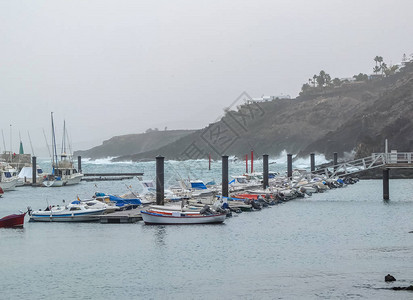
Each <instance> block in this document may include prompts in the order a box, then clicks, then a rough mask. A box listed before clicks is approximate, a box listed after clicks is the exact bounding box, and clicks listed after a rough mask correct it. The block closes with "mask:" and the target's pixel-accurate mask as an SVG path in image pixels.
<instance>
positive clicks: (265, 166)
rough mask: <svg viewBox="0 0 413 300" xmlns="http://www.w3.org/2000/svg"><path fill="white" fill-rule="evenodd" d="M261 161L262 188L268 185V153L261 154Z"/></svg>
mask: <svg viewBox="0 0 413 300" xmlns="http://www.w3.org/2000/svg"><path fill="white" fill-rule="evenodd" d="M262 161H263V173H264V180H263V188H264V190H265V189H266V188H268V187H269V184H268V154H264V155H263V156H262Z"/></svg>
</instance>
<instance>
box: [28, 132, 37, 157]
mask: <svg viewBox="0 0 413 300" xmlns="http://www.w3.org/2000/svg"><path fill="white" fill-rule="evenodd" d="M27 135H28V136H29V142H30V148H31V149H32V155H33V156H36V155H35V154H34V150H33V145H32V138H31V137H30V132H29V131H28V130H27Z"/></svg>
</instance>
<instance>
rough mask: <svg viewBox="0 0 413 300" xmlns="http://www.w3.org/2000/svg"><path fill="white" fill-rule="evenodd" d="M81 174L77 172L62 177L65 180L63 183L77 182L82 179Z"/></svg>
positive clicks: (72, 183)
mask: <svg viewBox="0 0 413 300" xmlns="http://www.w3.org/2000/svg"><path fill="white" fill-rule="evenodd" d="M82 177H83V174H81V173H77V174H74V175H72V176H70V177H66V178H64V180H65V185H74V184H79V183H80V181H81V180H82Z"/></svg>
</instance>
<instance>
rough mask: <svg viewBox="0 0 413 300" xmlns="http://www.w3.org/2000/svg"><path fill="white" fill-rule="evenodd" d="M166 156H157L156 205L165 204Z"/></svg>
mask: <svg viewBox="0 0 413 300" xmlns="http://www.w3.org/2000/svg"><path fill="white" fill-rule="evenodd" d="M164 159H165V158H164V157H163V156H157V157H156V205H164V193H165V192H164V175H165V173H164Z"/></svg>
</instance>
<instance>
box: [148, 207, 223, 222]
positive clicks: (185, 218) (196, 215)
mask: <svg viewBox="0 0 413 300" xmlns="http://www.w3.org/2000/svg"><path fill="white" fill-rule="evenodd" d="M141 215H142V219H143V221H144V222H145V224H149V225H151V224H152V225H154V224H159V225H189V224H218V223H223V222H224V221H225V218H226V213H211V214H204V213H203V210H201V211H200V212H184V211H174V210H170V211H166V210H149V211H141Z"/></svg>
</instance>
